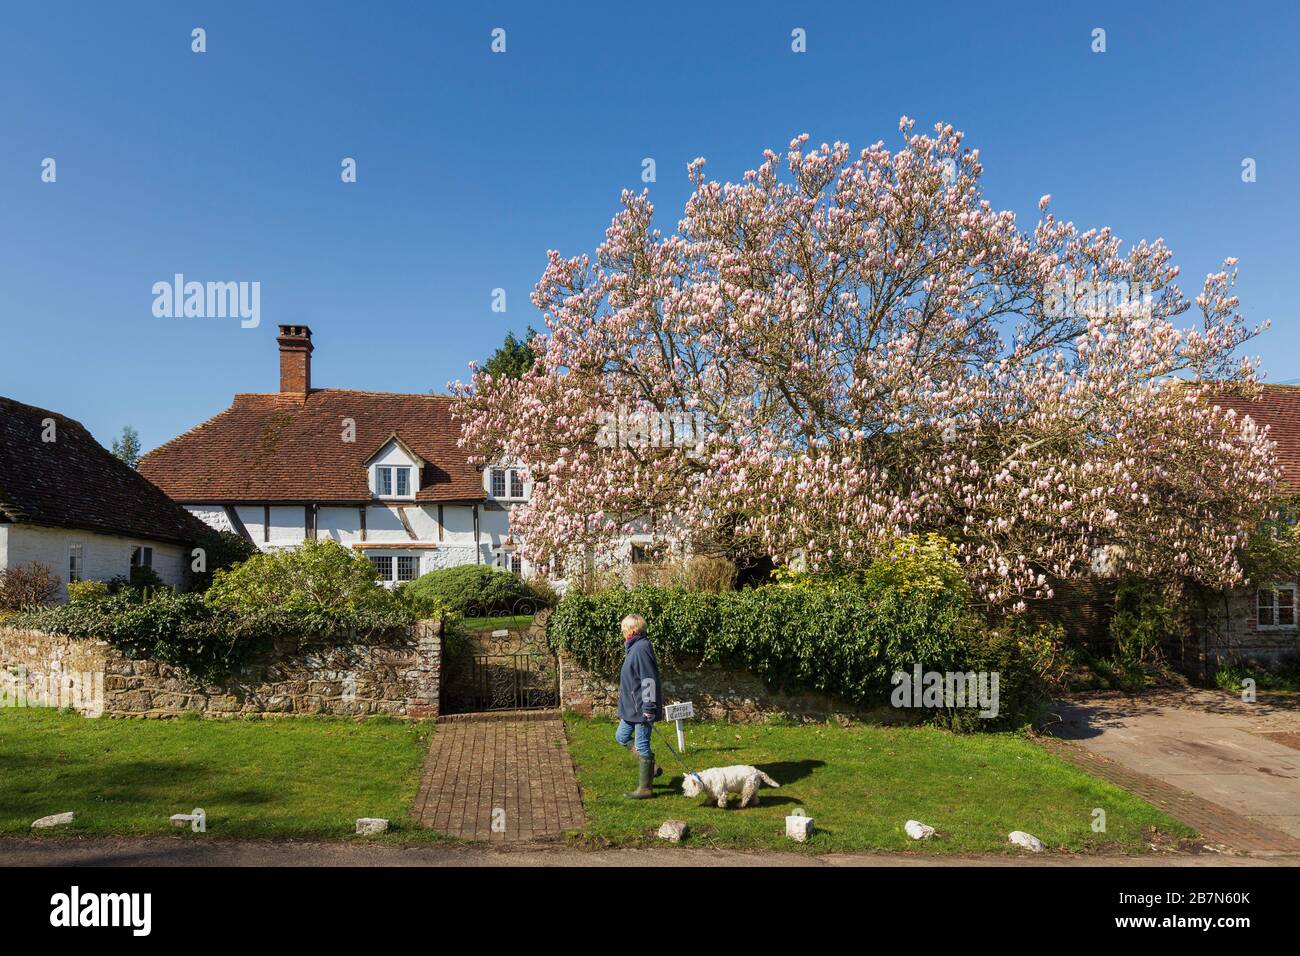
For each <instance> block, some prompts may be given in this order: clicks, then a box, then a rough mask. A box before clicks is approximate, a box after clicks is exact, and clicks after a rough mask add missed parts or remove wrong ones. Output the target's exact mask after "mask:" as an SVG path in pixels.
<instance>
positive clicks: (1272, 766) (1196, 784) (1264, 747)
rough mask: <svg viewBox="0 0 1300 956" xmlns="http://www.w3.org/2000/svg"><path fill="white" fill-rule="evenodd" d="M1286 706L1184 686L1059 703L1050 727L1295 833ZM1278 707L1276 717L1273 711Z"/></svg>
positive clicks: (1297, 757)
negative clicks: (1180, 690)
mask: <svg viewBox="0 0 1300 956" xmlns="http://www.w3.org/2000/svg"><path fill="white" fill-rule="evenodd" d="M1288 709H1289V705H1284V706H1282V707H1278V706H1277V705H1276V704H1272V703H1270V702H1268V701H1267V700H1265V699H1263V698H1261V702H1260V703H1259V704H1242V703H1241V702H1240V700H1239V699H1237V698H1235V697H1233V696H1231V695H1226V694H1224V695H1215V694H1213V693H1210V694H1206V693H1204V692H1191V693H1188V694H1186V695H1173V694H1162V695H1158V696H1154V697H1148V698H1144V697H1125V696H1122V695H1114V694H1107V695H1097V696H1093V697H1080V698H1075V699H1072V700H1069V701H1061V702H1059V704H1058V708H1057V710H1056V712H1057V713H1058V714H1059V715H1060V716H1061V722H1060V723H1059V724H1057V725H1056V726H1054V727H1053V728H1052V730H1053V732H1054V733H1055V734H1056V735H1057V736H1059V737H1062V738H1064V739H1066V740H1072V741H1074V742H1075V743H1076V744H1077V745H1079V746H1081V747H1083V748H1086V749H1087V750H1088V751H1089V752H1091V753H1093V754H1095V755H1098V756H1100V757H1103V758H1107V759H1109V760H1111V761H1114V763H1116V764H1119V765H1120V766H1122V767H1124V768H1127V769H1128V770H1130V771H1133V772H1136V773H1139V774H1144V775H1146V776H1148V777H1154V778H1155V779H1157V780H1159V781H1162V782H1164V783H1166V784H1168V785H1171V786H1173V787H1177V788H1179V789H1181V790H1185V791H1187V792H1188V793H1191V794H1193V795H1194V796H1196V797H1199V798H1201V799H1202V800H1206V801H1210V802H1211V803H1213V804H1217V805H1218V806H1220V807H1223V808H1226V809H1227V810H1229V811H1232V812H1233V813H1235V814H1239V815H1240V816H1242V817H1245V818H1246V819H1247V820H1249V821H1251V822H1253V823H1255V824H1257V825H1260V826H1263V827H1269V828H1272V829H1274V830H1280V831H1282V832H1283V833H1286V834H1289V835H1290V836H1291V837H1294V838H1296V839H1300V750H1298V749H1296V748H1295V747H1294V746H1288V745H1287V743H1285V742H1283V741H1286V740H1287V739H1288V738H1289V737H1290V739H1293V740H1294V739H1297V738H1295V737H1294V735H1289V734H1288V733H1286V732H1285V729H1284V727H1285V724H1284V723H1279V720H1283V721H1284V720H1285V718H1286V713H1287V711H1288ZM1279 711H1280V712H1281V718H1279V716H1278V712H1279Z"/></svg>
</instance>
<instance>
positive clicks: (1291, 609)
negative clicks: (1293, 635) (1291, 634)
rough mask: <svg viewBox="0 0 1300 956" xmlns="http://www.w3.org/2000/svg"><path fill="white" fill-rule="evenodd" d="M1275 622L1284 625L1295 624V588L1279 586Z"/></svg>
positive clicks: (1292, 625) (1290, 625) (1291, 625)
mask: <svg viewBox="0 0 1300 956" xmlns="http://www.w3.org/2000/svg"><path fill="white" fill-rule="evenodd" d="M1277 622H1278V623H1279V624H1281V625H1283V626H1284V627H1294V626H1295V589H1294V588H1279V589H1278V591H1277Z"/></svg>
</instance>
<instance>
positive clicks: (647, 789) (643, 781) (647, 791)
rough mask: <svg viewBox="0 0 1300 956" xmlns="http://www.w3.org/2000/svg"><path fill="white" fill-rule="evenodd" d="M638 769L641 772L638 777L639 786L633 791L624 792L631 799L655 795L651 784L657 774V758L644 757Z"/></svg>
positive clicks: (642, 798)
mask: <svg viewBox="0 0 1300 956" xmlns="http://www.w3.org/2000/svg"><path fill="white" fill-rule="evenodd" d="M638 769H639V771H640V773H639V774H638V777H637V788H636V789H635V790H633V791H632V792H631V793H625V794H623V796H624V797H626V798H627V799H629V800H644V799H646V798H647V797H653V796H654V795H655V794H654V790H653V789H652V788H651V786H650V781H651V780H653V779H654V774H655V758H654V757H642V758H641V763H640V765H639V767H638Z"/></svg>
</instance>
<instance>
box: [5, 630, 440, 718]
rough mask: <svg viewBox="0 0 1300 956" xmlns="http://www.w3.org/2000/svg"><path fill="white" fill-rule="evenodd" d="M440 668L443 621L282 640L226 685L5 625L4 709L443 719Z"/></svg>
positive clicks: (84, 642)
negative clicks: (371, 634) (352, 639)
mask: <svg viewBox="0 0 1300 956" xmlns="http://www.w3.org/2000/svg"><path fill="white" fill-rule="evenodd" d="M441 669H442V625H441V622H440V621H420V622H418V623H416V624H414V625H412V626H411V628H410V629H409V630H403V631H399V632H395V633H393V634H391V635H387V636H384V637H379V638H368V639H366V640H365V641H364V642H358V643H349V644H337V645H336V644H334V643H331V642H325V641H320V640H317V639H296V638H281V639H276V640H275V641H272V642H268V643H267V644H266V645H265V646H264V647H262V648H261V649H259V650H258V651H257V652H255V653H254V654H253V655H252V656H251V657H250V659H249V661H248V662H247V663H246V664H245V665H244V666H243V667H242V668H241V669H240V671H239V673H238V674H235V675H232V676H231V677H229V678H228V679H226V680H225V681H223V682H221V683H220V684H205V683H202V682H200V681H197V680H195V679H194V678H193V677H191V676H190V675H189V674H188V673H187V672H186V671H184V670H182V669H180V668H177V667H173V666H170V665H167V664H160V663H157V662H155V661H149V660H131V659H129V658H127V657H126V656H125V655H123V654H122V653H121V652H120V651H118V650H117V649H115V648H113V647H111V646H109V645H108V644H106V643H105V642H103V641H98V640H90V639H82V638H69V637H60V636H57V635H51V634H45V633H43V632H40V631H28V630H17V629H14V628H6V627H0V697H2V698H3V701H2V702H3V703H5V704H10V705H12V704H15V703H16V704H20V705H22V704H29V705H33V706H71V707H75V708H76V709H77V710H79V711H81V712H82V713H84V714H86V715H87V716H95V717H97V716H109V717H175V716H178V715H180V714H183V713H197V714H201V715H203V716H212V717H217V716H231V715H241V714H277V715H290V714H335V715H340V716H364V715H367V714H391V715H393V716H397V717H410V718H426V717H437V716H438V713H439V695H440V686H441Z"/></svg>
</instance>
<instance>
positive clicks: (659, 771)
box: [625, 744, 664, 777]
mask: <svg viewBox="0 0 1300 956" xmlns="http://www.w3.org/2000/svg"><path fill="white" fill-rule="evenodd" d="M625 749H626V750H627V752H628V753H629V754H631V755H632V756H633V757H635V758H636V759H637V760H640V759H641V755H640V754H639V753H637V752H636V745H635V744H628V745H627V747H626V748H625ZM663 773H664V768H663V767H661V766H659V764H657V763H656V764H655V776H656V777H662V776H663Z"/></svg>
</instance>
